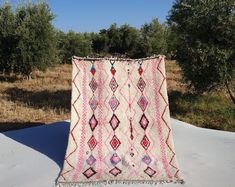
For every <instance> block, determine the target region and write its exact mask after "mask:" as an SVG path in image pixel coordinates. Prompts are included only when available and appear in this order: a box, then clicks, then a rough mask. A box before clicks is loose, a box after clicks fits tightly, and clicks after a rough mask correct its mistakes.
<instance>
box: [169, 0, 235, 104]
mask: <svg viewBox="0 0 235 187" xmlns="http://www.w3.org/2000/svg"><path fill="white" fill-rule="evenodd" d="M168 23H169V25H170V27H171V29H172V31H173V32H174V34H175V38H176V43H175V44H176V46H175V52H176V59H177V61H178V62H179V64H180V65H181V67H182V70H183V74H184V78H185V79H186V80H187V81H189V83H190V85H191V87H192V88H194V90H196V91H197V92H199V93H201V92H204V91H208V90H213V89H216V88H220V87H223V86H227V88H229V87H228V85H229V83H232V82H233V80H234V71H235V64H234V61H235V1H234V0H221V1H217V0H200V1H195V0H177V1H176V2H175V3H174V5H173V7H172V9H171V12H170V14H169V18H168ZM228 90H229V92H230V94H231V90H230V89H228ZM230 96H231V98H232V95H230ZM233 101H234V102H235V100H234V98H233Z"/></svg>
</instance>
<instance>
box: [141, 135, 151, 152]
mask: <svg viewBox="0 0 235 187" xmlns="http://www.w3.org/2000/svg"><path fill="white" fill-rule="evenodd" d="M140 143H141V145H142V147H143V148H144V149H145V150H147V149H148V147H149V146H150V141H149V139H148V137H147V136H146V135H144V137H143V139H142V140H141V142H140Z"/></svg>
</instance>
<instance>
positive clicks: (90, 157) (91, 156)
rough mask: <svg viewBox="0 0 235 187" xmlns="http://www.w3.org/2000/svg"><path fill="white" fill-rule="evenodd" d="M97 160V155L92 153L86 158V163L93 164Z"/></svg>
mask: <svg viewBox="0 0 235 187" xmlns="http://www.w3.org/2000/svg"><path fill="white" fill-rule="evenodd" d="M95 161H96V159H95V157H94V156H93V155H90V156H89V158H88V159H87V160H86V163H87V164H88V165H90V166H91V165H92V164H94V163H95Z"/></svg>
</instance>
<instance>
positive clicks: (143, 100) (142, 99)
mask: <svg viewBox="0 0 235 187" xmlns="http://www.w3.org/2000/svg"><path fill="white" fill-rule="evenodd" d="M138 105H139V106H140V108H141V109H142V111H144V110H145V109H146V107H147V105H148V101H147V100H146V98H145V97H144V96H143V95H142V96H141V97H140V99H139V101H138Z"/></svg>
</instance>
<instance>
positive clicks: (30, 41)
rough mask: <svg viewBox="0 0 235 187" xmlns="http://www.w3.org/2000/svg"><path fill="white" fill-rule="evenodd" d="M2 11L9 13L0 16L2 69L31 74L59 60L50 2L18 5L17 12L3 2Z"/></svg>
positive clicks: (9, 71) (2, 12) (0, 10)
mask: <svg viewBox="0 0 235 187" xmlns="http://www.w3.org/2000/svg"><path fill="white" fill-rule="evenodd" d="M0 12H1V14H3V15H4V14H5V15H6V16H5V17H4V16H0V23H1V27H0V35H1V40H2V41H4V42H1V45H3V50H1V51H0V56H1V57H3V58H1V66H0V71H1V72H8V73H11V72H12V73H20V74H23V75H27V76H29V75H30V73H31V72H32V71H33V69H39V70H45V69H46V67H48V66H51V65H52V64H53V63H54V62H55V61H56V57H57V49H56V40H55V32H54V28H53V26H52V24H51V21H52V20H53V19H54V15H53V14H52V13H51V11H50V8H49V6H48V5H47V4H46V3H37V4H31V3H26V4H23V5H18V6H17V8H16V11H15V12H13V11H12V9H11V6H10V5H3V6H2V7H1V8H0ZM6 21H7V23H8V24H4V23H5V22H6ZM9 45H10V47H9ZM1 48H2V47H1ZM4 48H6V49H9V50H6V49H5V50H4Z"/></svg>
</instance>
